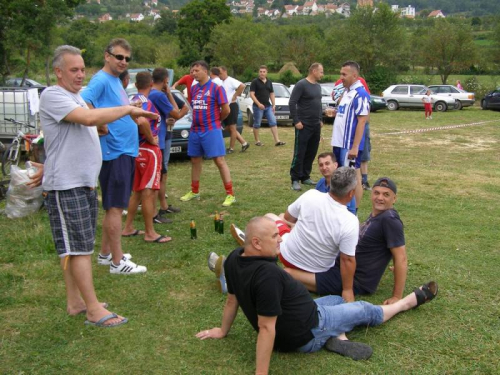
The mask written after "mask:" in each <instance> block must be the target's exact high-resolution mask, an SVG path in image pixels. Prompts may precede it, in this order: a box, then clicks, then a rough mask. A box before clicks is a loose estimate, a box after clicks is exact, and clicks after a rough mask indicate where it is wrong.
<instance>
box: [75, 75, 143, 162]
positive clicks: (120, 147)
mask: <svg viewBox="0 0 500 375" xmlns="http://www.w3.org/2000/svg"><path fill="white" fill-rule="evenodd" d="M82 98H83V100H85V102H87V103H90V104H92V106H93V107H94V108H110V107H119V106H122V105H129V104H130V101H129V99H128V96H127V93H126V92H125V90H124V89H123V86H122V83H121V81H120V79H119V78H118V77H115V76H113V75H111V74H108V73H106V72H105V71H103V70H100V71H99V72H98V73H97V74H95V75H94V76H93V77H92V79H91V80H90V82H89V85H88V86H87V87H86V88H85V90H84V91H83V92H82ZM108 131H109V133H108V134H106V135H105V136H102V137H99V140H100V142H101V150H102V158H103V160H106V161H108V160H114V159H117V158H118V157H119V156H120V155H129V156H132V157H136V156H137V153H138V152H139V137H138V132H137V124H136V123H135V122H134V120H132V118H131V117H130V116H124V117H122V118H120V119H118V120H116V121H113V122H111V123H109V124H108Z"/></svg>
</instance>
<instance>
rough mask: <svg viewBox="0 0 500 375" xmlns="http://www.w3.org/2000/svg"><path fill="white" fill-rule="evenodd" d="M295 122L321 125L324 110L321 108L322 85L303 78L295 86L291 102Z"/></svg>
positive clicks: (306, 124) (291, 111) (291, 112)
mask: <svg viewBox="0 0 500 375" xmlns="http://www.w3.org/2000/svg"><path fill="white" fill-rule="evenodd" d="M288 104H289V105H290V114H291V115H292V118H293V124H294V125H295V124H296V123H298V122H302V125H304V126H319V124H320V122H321V119H322V116H323V112H322V108H321V86H320V85H319V83H311V82H309V81H308V80H307V79H305V78H304V79H301V80H300V81H299V82H298V83H297V84H296V85H295V87H294V88H293V91H292V95H291V96H290V100H289V103H288Z"/></svg>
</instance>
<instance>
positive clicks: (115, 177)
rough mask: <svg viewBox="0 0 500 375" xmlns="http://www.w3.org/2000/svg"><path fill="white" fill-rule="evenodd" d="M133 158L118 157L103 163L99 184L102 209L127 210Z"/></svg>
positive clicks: (133, 167) (132, 175) (131, 184)
mask: <svg viewBox="0 0 500 375" xmlns="http://www.w3.org/2000/svg"><path fill="white" fill-rule="evenodd" d="M134 171H135V158H134V157H132V156H129V155H120V156H119V157H118V158H117V159H114V160H109V161H104V162H103V163H102V168H101V173H100V174H99V183H100V184H101V190H102V207H103V208H104V209H105V210H109V209H110V208H127V207H128V201H129V200H130V194H131V193H132V186H133V183H134Z"/></svg>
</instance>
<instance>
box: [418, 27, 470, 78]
mask: <svg viewBox="0 0 500 375" xmlns="http://www.w3.org/2000/svg"><path fill="white" fill-rule="evenodd" d="M422 48H423V50H422V51H421V55H422V64H423V65H424V66H426V67H428V68H433V67H435V68H437V71H438V73H439V75H440V76H441V81H442V82H443V84H446V81H447V79H448V76H449V75H450V74H452V73H456V72H458V71H460V70H461V69H465V68H468V67H470V66H471V65H473V64H474V62H475V59H476V47H475V45H474V41H473V39H472V33H471V30H470V26H469V25H465V24H463V23H458V22H451V21H449V20H447V19H437V20H436V22H435V24H434V26H433V27H431V28H429V29H427V32H426V34H424V35H423V43H422Z"/></svg>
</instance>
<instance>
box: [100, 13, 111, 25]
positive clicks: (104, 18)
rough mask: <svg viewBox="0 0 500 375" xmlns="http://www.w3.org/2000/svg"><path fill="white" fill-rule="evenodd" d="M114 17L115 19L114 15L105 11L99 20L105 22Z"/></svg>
mask: <svg viewBox="0 0 500 375" xmlns="http://www.w3.org/2000/svg"><path fill="white" fill-rule="evenodd" d="M112 19H113V17H111V15H110V14H109V13H105V14H103V15H102V16H101V17H99V18H98V19H97V20H98V21H99V23H103V22H107V21H111V20H112Z"/></svg>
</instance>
